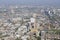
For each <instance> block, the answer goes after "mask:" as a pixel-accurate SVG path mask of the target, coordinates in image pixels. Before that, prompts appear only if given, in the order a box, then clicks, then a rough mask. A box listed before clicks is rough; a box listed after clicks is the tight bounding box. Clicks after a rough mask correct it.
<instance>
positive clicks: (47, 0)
mask: <svg viewBox="0 0 60 40" xmlns="http://www.w3.org/2000/svg"><path fill="white" fill-rule="evenodd" d="M11 4H13V5H19V4H21V5H49V6H60V0H0V5H11Z"/></svg>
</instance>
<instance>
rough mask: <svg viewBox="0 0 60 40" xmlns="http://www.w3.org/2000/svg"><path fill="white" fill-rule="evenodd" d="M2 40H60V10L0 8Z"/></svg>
mask: <svg viewBox="0 0 60 40" xmlns="http://www.w3.org/2000/svg"><path fill="white" fill-rule="evenodd" d="M0 40H60V8H54V7H44V6H25V5H24V6H9V7H5V6H3V7H2V6H0Z"/></svg>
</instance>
